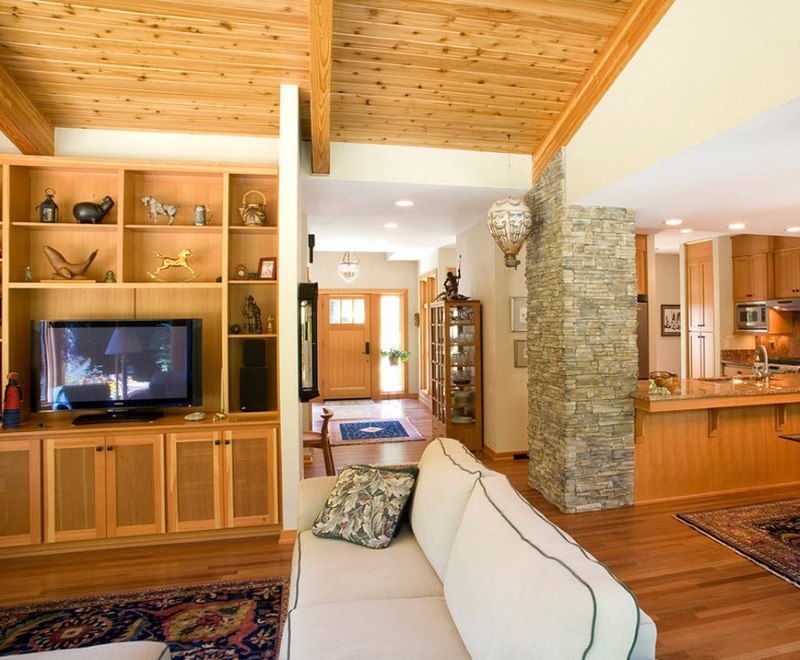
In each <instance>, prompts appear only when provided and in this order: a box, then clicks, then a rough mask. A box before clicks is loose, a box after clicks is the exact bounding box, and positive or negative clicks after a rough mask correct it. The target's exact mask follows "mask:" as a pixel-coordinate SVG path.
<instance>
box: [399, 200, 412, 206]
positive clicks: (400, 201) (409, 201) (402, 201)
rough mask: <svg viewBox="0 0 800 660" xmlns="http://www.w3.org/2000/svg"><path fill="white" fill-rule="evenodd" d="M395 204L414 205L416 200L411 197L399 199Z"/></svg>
mask: <svg viewBox="0 0 800 660" xmlns="http://www.w3.org/2000/svg"><path fill="white" fill-rule="evenodd" d="M394 205H395V206H414V202H412V201H411V200H410V199H398V200H397V201H396V202H395V203H394Z"/></svg>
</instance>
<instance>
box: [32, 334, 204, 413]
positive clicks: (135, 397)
mask: <svg viewBox="0 0 800 660" xmlns="http://www.w3.org/2000/svg"><path fill="white" fill-rule="evenodd" d="M200 331H201V321H200V320H199V319H172V320H120V321H34V322H33V342H32V347H31V348H32V356H33V366H34V374H33V382H34V388H35V397H34V408H35V410H37V411H39V412H44V411H54V410H75V409H90V408H128V407H131V408H136V407H148V406H155V407H163V406H191V405H200V404H201V399H202V393H201V390H200V383H201V381H202V374H201V368H200Z"/></svg>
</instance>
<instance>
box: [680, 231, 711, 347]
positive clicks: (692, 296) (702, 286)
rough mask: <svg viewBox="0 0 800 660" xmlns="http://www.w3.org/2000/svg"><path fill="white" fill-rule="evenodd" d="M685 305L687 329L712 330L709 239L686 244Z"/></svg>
mask: <svg viewBox="0 0 800 660" xmlns="http://www.w3.org/2000/svg"><path fill="white" fill-rule="evenodd" d="M686 275H687V277H686V281H687V290H686V306H687V310H688V317H689V330H694V331H697V332H711V331H713V330H714V262H713V258H712V254H711V241H705V242H704V243H696V244H690V245H687V246H686Z"/></svg>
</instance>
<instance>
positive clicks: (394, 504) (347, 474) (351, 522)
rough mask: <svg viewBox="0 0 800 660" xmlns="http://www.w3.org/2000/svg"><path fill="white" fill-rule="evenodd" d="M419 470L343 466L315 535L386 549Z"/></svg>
mask: <svg viewBox="0 0 800 660" xmlns="http://www.w3.org/2000/svg"><path fill="white" fill-rule="evenodd" d="M418 472H419V470H418V469H417V468H416V467H403V468H387V467H372V466H369V465H347V466H346V467H344V468H342V470H341V472H340V473H339V477H338V478H337V479H336V483H335V484H334V486H333V490H332V491H331V494H330V495H329V496H328V499H327V501H326V502H325V506H324V507H322V511H320V513H319V515H318V516H317V519H316V520H315V521H314V526H313V527H312V528H311V532H312V534H314V535H316V536H323V537H326V538H333V539H343V540H345V541H350V542H351V543H357V544H358V545H363V546H365V547H367V548H375V549H378V548H385V547H386V546H387V545H389V543H391V541H392V537H393V536H394V534H395V531H396V530H397V527H398V526H399V524H400V518H401V516H402V514H403V509H404V508H405V506H406V504H407V503H408V499H409V497H410V495H411V491H412V490H413V488H414V482H415V481H416V479H417V473H418Z"/></svg>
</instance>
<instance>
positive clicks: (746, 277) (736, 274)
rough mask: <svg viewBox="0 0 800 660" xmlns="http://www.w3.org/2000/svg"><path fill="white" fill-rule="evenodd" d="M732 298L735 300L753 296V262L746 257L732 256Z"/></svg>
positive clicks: (746, 299)
mask: <svg viewBox="0 0 800 660" xmlns="http://www.w3.org/2000/svg"><path fill="white" fill-rule="evenodd" d="M733 299H734V301H736V302H739V301H744V302H746V301H748V300H755V298H753V263H752V261H751V258H750V257H749V256H748V257H734V258H733Z"/></svg>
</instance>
